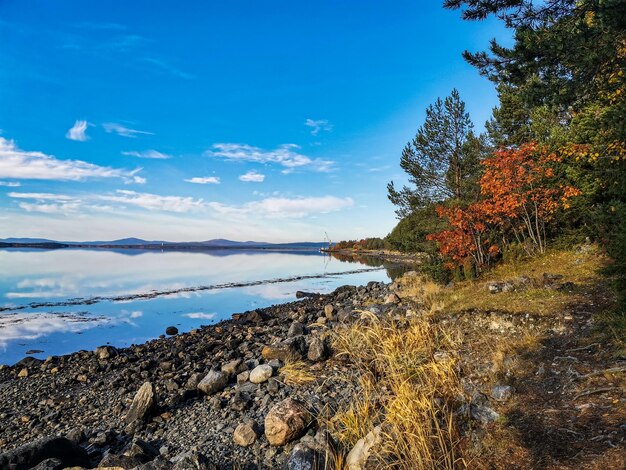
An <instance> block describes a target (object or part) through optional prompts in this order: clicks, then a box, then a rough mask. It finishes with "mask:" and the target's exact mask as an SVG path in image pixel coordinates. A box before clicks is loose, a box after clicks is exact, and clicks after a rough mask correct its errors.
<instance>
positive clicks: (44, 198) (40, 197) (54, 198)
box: [9, 192, 75, 201]
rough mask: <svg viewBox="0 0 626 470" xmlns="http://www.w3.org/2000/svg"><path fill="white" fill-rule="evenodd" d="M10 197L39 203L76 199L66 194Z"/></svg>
mask: <svg viewBox="0 0 626 470" xmlns="http://www.w3.org/2000/svg"><path fill="white" fill-rule="evenodd" d="M9 197H12V198H15V199H37V200H39V201H71V200H74V199H75V198H74V197H73V196H67V195H65V194H54V193H14V192H11V193H9Z"/></svg>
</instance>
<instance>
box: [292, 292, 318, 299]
mask: <svg viewBox="0 0 626 470" xmlns="http://www.w3.org/2000/svg"><path fill="white" fill-rule="evenodd" d="M317 296H319V294H316V293H315V292H304V291H301V290H299V291H296V299H304V298H305V297H317Z"/></svg>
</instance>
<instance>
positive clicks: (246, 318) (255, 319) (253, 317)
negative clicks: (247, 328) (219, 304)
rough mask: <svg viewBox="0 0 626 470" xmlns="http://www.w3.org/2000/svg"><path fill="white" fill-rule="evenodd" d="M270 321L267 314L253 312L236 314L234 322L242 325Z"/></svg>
mask: <svg viewBox="0 0 626 470" xmlns="http://www.w3.org/2000/svg"><path fill="white" fill-rule="evenodd" d="M269 319H270V316H269V315H268V314H267V313H265V312H260V311H258V310H252V311H250V312H246V313H235V314H234V315H233V320H237V321H239V322H240V323H262V322H264V321H267V320H269Z"/></svg>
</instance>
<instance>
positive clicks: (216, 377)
mask: <svg viewBox="0 0 626 470" xmlns="http://www.w3.org/2000/svg"><path fill="white" fill-rule="evenodd" d="M226 385H228V374H226V373H224V372H221V371H218V370H212V371H211V372H209V373H208V374H207V375H206V376H205V377H204V378H203V379H202V380H201V381H200V383H198V390H200V391H201V392H202V393H204V394H206V395H213V394H214V393H217V392H221V391H222V390H224V389H225V388H226Z"/></svg>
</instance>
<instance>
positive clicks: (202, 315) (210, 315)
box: [183, 312, 215, 320]
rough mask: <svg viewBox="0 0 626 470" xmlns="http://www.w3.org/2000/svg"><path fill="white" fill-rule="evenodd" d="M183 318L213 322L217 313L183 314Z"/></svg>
mask: <svg viewBox="0 0 626 470" xmlns="http://www.w3.org/2000/svg"><path fill="white" fill-rule="evenodd" d="M183 317H187V318H195V319H201V320H213V319H214V318H215V313H204V312H192V313H183Z"/></svg>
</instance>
